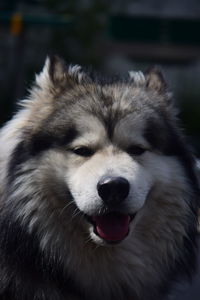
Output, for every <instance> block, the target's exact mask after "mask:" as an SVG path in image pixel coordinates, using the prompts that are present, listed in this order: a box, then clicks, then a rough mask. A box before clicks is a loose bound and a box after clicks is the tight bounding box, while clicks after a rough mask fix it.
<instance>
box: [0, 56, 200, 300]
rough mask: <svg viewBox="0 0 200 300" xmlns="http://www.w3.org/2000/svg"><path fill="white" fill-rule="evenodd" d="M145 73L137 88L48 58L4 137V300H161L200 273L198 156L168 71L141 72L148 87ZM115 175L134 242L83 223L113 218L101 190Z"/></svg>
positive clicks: (0, 243)
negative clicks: (181, 121)
mask: <svg viewBox="0 0 200 300" xmlns="http://www.w3.org/2000/svg"><path fill="white" fill-rule="evenodd" d="M135 74H136V73H134V76H133V73H132V75H131V78H130V79H129V80H128V81H127V82H125V81H116V82H113V83H104V84H102V83H101V81H98V80H97V79H95V80H94V79H92V78H91V77H90V76H89V75H88V74H86V73H85V72H84V71H82V70H81V68H80V67H79V66H74V67H73V66H70V67H66V66H65V64H64V62H63V61H61V60H59V59H58V58H54V59H47V61H46V64H45V67H44V69H43V71H42V72H41V74H39V75H38V76H37V77H36V84H35V85H34V86H33V88H32V90H31V92H30V96H29V98H28V99H26V100H24V101H22V103H21V105H22V108H21V110H20V111H19V112H18V113H17V114H16V115H15V117H14V118H13V119H12V120H11V121H10V122H8V123H7V124H6V125H5V126H4V127H3V128H2V130H1V131H0V143H1V145H2V146H1V150H0V195H1V210H0V226H1V231H2V238H0V254H1V257H3V259H1V260H2V261H1V263H0V266H1V271H0V276H1V277H0V279H1V278H6V280H5V282H4V284H1V283H0V295H2V297H3V299H4V300H8V299H10V298H9V297H11V296H12V299H13V300H19V299H21V300H25V299H44V300H47V299H48V300H55V299H61V300H62V299H63V300H64V299H70V300H73V299H74V300H81V299H87V300H89V299H91V300H94V299H95V300H98V299H99V300H100V299H102V298H104V299H105V300H111V299H112V300H113V299H115V300H116V299H118V300H125V299H134V300H146V299H148V300H150V299H156V300H158V299H163V297H164V296H165V295H166V294H167V293H168V290H169V287H170V285H171V283H172V282H173V281H174V280H175V279H177V278H178V277H179V276H180V275H183V274H185V273H187V272H189V271H190V269H192V268H193V266H194V264H195V261H194V258H195V239H196V233H197V221H196V216H197V198H198V183H197V178H196V169H195V163H194V160H193V156H192V154H191V152H190V150H188V147H187V145H186V143H185V141H184V137H183V136H182V133H181V131H180V130H179V127H178V125H177V120H176V109H175V108H174V106H173V103H172V101H171V95H170V94H169V93H168V90H167V87H166V83H165V81H164V79H163V76H162V74H161V73H160V72H159V71H157V70H155V69H154V70H151V71H149V72H148V73H147V74H142V73H141V72H140V73H137V74H139V75H140V76H139V77H140V78H139V79H138V80H136V79H137V78H138V75H137V76H136V75H135ZM141 74H142V75H141ZM136 77H137V78H136ZM139 81H140V83H138V82H139ZM150 124H151V125H152V124H153V126H154V127H152V126H151V127H152V128H153V129H151V131H150V130H148V129H149V128H150ZM155 128H156V130H157V131H158V132H157V133H158V134H156V135H155V132H154V131H155ZM147 131H148V134H147ZM174 144H175V147H174ZM135 145H136V146H140V147H142V148H143V149H145V151H144V153H143V154H142V155H139V156H137V155H136V156H134V155H131V154H130V152H129V149H131V147H132V146H135ZM80 146H87V147H90V148H91V149H92V151H93V154H92V155H91V156H90V157H80V156H78V155H77V154H75V153H74V152H73V151H74V149H76V148H77V147H80ZM105 175H109V176H110V175H112V176H123V177H124V178H126V179H127V180H128V181H129V182H130V192H129V195H128V197H127V199H126V201H125V202H124V203H123V205H122V206H121V207H118V208H117V210H118V211H120V212H123V213H126V214H130V215H135V214H136V217H135V218H134V219H133V221H132V222H131V223H130V228H129V234H128V236H127V237H126V238H125V239H124V240H123V241H121V242H119V243H117V244H111V245H110V244H109V243H107V242H106V241H105V240H103V239H102V238H101V237H99V236H98V235H97V234H96V233H95V232H94V228H93V225H92V224H91V223H89V222H88V221H87V219H86V218H85V214H87V215H88V216H93V215H97V214H102V213H105V212H106V209H107V208H106V207H105V205H104V203H103V202H102V199H100V197H99V196H98V193H97V190H96V186H97V183H98V181H99V180H100V178H102V176H105ZM8 218H10V219H9V220H8ZM16 224H17V225H16ZM12 226H13V227H12ZM14 226H18V227H17V228H19V231H18V233H19V232H21V234H20V237H19V238H18V240H20V243H21V246H20V247H21V250H20V251H19V256H18V258H19V264H15V265H12V263H11V262H12V256H13V257H15V255H16V252H14V250H13V248H12V247H11V246H10V243H9V240H10V239H12V236H11V233H10V232H11V231H10V228H13V230H14ZM5 239H6V241H5ZM31 241H32V242H33V241H34V244H33V247H32V248H33V249H35V250H34V251H35V252H33V250H30V257H29V254H28V253H27V252H26V253H25V251H26V249H27V248H26V247H25V246H27V245H29V244H30V245H29V247H30V248H28V249H31V245H32V244H31V243H32V242H31ZM23 247H24V252H23ZM8 251H9V255H10V256H9V257H8V256H7V253H8ZM33 253H34V256H31V255H33ZM23 254H24V262H23V263H22V265H20V259H22V260H23ZM27 256H28V257H27ZM29 260H30V261H32V264H33V266H32V268H33V269H32V270H30V269H29V265H28V264H27V262H28V261H29ZM41 261H42V266H43V267H41V270H42V271H40V272H41V273H38V277H37V276H36V277H35V276H34V274H33V272H34V270H37V264H38V265H39V264H40V263H41ZM34 268H35V269H34ZM43 272H44V274H43ZM24 274H25V277H24ZM54 274H56V275H55V276H54ZM24 278H26V280H24ZM33 278H34V280H33ZM29 279H30V281H31V282H32V285H33V287H32V289H30V288H29V284H28V282H29ZM68 279H70V283H69V282H68ZM72 283H73V284H72ZM19 291H21V293H20V292H19ZM7 295H8V296H7ZM28 297H29V298H28Z"/></svg>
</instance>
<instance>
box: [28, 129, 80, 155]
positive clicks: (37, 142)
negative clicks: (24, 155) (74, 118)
mask: <svg viewBox="0 0 200 300" xmlns="http://www.w3.org/2000/svg"><path fill="white" fill-rule="evenodd" d="M76 135H77V131H76V129H75V128H73V127H71V128H69V129H67V131H65V132H63V133H62V134H56V132H48V131H46V132H44V131H41V132H38V133H37V134H35V135H34V136H32V137H31V140H30V143H29V145H28V149H29V153H30V155H32V156H35V155H37V154H39V153H40V152H42V151H44V150H48V149H50V148H55V147H61V146H64V145H67V144H69V143H70V142H71V141H72V140H73V139H74V138H75V136H76Z"/></svg>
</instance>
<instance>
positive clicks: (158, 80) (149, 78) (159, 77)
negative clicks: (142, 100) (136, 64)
mask: <svg viewBox="0 0 200 300" xmlns="http://www.w3.org/2000/svg"><path fill="white" fill-rule="evenodd" d="M145 79H146V87H147V88H148V89H151V90H154V91H156V92H157V93H159V94H162V93H165V92H166V91H167V84H166V82H165V79H164V76H163V74H162V72H161V71H160V70H159V69H157V68H156V67H154V68H151V69H149V70H148V71H147V72H145Z"/></svg>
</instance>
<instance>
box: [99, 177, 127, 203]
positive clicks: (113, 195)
mask: <svg viewBox="0 0 200 300" xmlns="http://www.w3.org/2000/svg"><path fill="white" fill-rule="evenodd" d="M129 189H130V185H129V182H128V180H127V179H125V178H123V177H103V178H102V179H101V180H100V181H99V182H98V184H97V190H98V194H99V196H100V197H101V198H102V200H103V201H104V202H105V203H106V204H109V205H115V204H120V202H122V201H123V200H125V198H126V197H127V196H128V193H129Z"/></svg>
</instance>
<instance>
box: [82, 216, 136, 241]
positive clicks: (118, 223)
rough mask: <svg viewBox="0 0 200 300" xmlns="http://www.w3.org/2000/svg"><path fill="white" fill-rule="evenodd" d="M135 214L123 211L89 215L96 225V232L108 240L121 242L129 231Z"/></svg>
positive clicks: (91, 221) (94, 225) (89, 219)
mask: <svg viewBox="0 0 200 300" xmlns="http://www.w3.org/2000/svg"><path fill="white" fill-rule="evenodd" d="M133 218H134V215H129V214H122V213H116V212H112V213H108V214H105V215H97V216H92V217H88V218H87V219H88V221H89V222H90V223H92V225H93V227H94V233H95V234H96V235H98V236H99V237H100V238H101V239H103V240H105V241H106V242H120V241H122V240H123V239H125V237H127V235H128V233H129V225H130V222H131V221H132V219H133Z"/></svg>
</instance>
